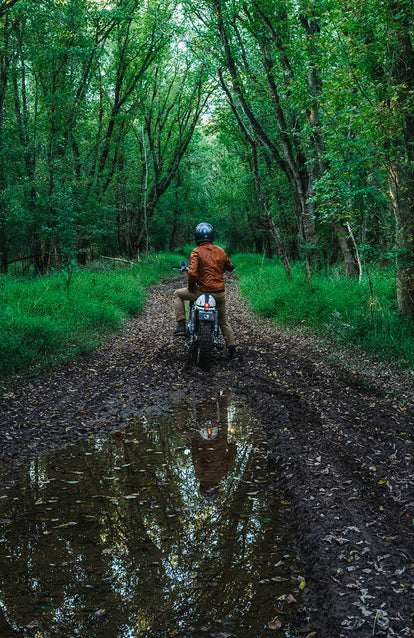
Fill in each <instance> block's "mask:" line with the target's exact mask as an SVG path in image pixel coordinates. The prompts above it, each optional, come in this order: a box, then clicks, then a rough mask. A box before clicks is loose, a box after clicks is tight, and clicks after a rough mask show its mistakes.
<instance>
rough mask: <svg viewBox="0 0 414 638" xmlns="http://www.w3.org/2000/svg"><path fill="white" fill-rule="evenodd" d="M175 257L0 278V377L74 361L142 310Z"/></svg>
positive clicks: (159, 256) (150, 258)
mask: <svg viewBox="0 0 414 638" xmlns="http://www.w3.org/2000/svg"><path fill="white" fill-rule="evenodd" d="M178 262H179V258H177V256H176V255H169V254H160V255H157V256H148V257H144V258H143V259H142V261H141V262H140V263H139V264H137V265H135V266H132V267H128V266H126V267H125V266H122V267H120V265H119V264H117V262H107V263H105V264H103V263H102V262H99V264H96V265H93V266H91V267H89V268H85V269H76V270H75V271H74V272H73V275H72V278H71V281H70V285H69V287H68V285H67V284H68V276H67V273H57V274H53V275H48V276H45V277H39V278H35V279H24V278H13V277H10V276H4V275H3V276H1V277H0V316H1V322H0V378H1V379H3V380H5V379H7V378H10V377H12V376H13V375H15V374H18V373H22V372H25V373H28V372H29V373H30V372H31V371H38V370H39V369H42V368H45V367H48V366H50V365H55V364H56V363H58V362H61V361H68V360H70V359H73V358H74V357H76V356H77V355H79V354H81V353H85V352H88V351H90V350H92V349H93V348H95V347H97V346H98V345H99V344H101V343H102V342H103V341H104V339H105V337H107V336H108V334H110V333H111V332H113V331H115V330H117V329H119V327H120V326H121V325H122V322H123V320H124V319H125V318H127V317H132V316H136V315H137V314H139V313H140V312H141V310H142V309H143V306H144V303H145V299H146V289H147V288H148V287H149V286H151V285H153V284H155V283H157V282H158V281H160V279H162V278H163V277H169V276H170V275H171V274H172V273H173V271H172V270H171V266H172V265H175V264H176V263H178Z"/></svg>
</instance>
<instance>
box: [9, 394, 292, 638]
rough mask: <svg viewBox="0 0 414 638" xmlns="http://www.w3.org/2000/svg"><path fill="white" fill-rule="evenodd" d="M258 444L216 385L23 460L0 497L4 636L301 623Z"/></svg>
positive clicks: (162, 632)
mask: <svg viewBox="0 0 414 638" xmlns="http://www.w3.org/2000/svg"><path fill="white" fill-rule="evenodd" d="M266 455H267V451H266V442H265V441H264V440H263V439H262V438H261V434H260V429H259V428H258V427H257V426H256V425H255V423H254V421H253V419H252V417H251V415H250V413H249V412H248V410H247V409H246V408H245V407H243V406H241V405H240V404H239V403H238V402H237V400H235V399H234V397H229V396H228V395H222V396H219V397H215V398H214V399H211V400H209V401H208V402H205V403H203V404H201V405H198V406H194V407H193V408H189V407H183V406H181V407H179V408H177V409H176V410H175V411H174V413H173V414H171V416H170V417H163V418H156V419H155V418H154V419H149V420H143V419H141V420H139V421H138V422H131V424H130V427H129V428H128V429H127V430H126V431H125V432H122V433H119V435H118V436H117V437H112V438H110V439H107V440H96V439H91V440H89V441H87V442H83V443H82V444H80V445H77V446H76V447H72V448H67V449H65V450H63V451H61V452H59V453H54V454H50V455H45V456H43V457H41V458H40V460H38V461H36V462H33V463H31V464H30V465H29V466H27V467H25V468H23V469H20V470H19V471H18V472H16V473H15V474H14V475H12V476H11V477H10V482H9V484H8V486H7V489H5V490H3V492H2V494H1V496H0V508H1V509H0V532H1V537H0V538H1V545H0V635H1V636H2V638H7V637H8V636H13V635H16V634H17V632H18V633H21V632H22V630H24V635H29V636H33V637H36V638H41V637H43V638H46V637H47V638H49V637H53V638H54V637H56V636H59V638H72V637H74V636H81V637H82V638H86V637H87V638H90V637H95V636H96V637H98V636H99V637H103V638H104V637H105V638H106V637H107V638H129V637H131V638H132V637H146V638H150V637H154V638H155V637H161V636H162V637H164V636H165V637H167V636H188V637H190V636H191V637H193V638H198V637H200V636H210V635H213V636H214V635H215V634H220V633H222V634H223V635H227V636H230V635H234V636H237V638H259V637H261V636H268V635H269V633H271V634H272V635H275V636H284V637H287V636H295V635H296V634H295V631H294V625H293V624H292V623H294V608H295V607H296V605H295V603H293V604H292V603H291V604H288V601H289V600H291V598H290V599H288V600H285V597H286V596H287V595H289V594H291V595H293V596H294V597H295V598H297V597H298V589H297V587H298V579H297V577H298V573H299V571H298V570H299V568H298V567H297V566H296V565H295V563H294V558H293V557H292V556H290V555H289V540H288V539H287V538H286V529H285V527H284V523H283V510H284V509H286V505H285V504H283V503H279V502H277V501H276V500H275V497H274V495H273V493H272V491H271V490H270V489H269V487H268V483H269V476H268V474H269V473H268V468H267V464H266ZM276 616H277V617H278V619H280V621H281V622H282V629H281V630H280V631H274V632H270V630H269V628H268V623H269V622H270V621H272V620H273V619H274V618H275V617H276Z"/></svg>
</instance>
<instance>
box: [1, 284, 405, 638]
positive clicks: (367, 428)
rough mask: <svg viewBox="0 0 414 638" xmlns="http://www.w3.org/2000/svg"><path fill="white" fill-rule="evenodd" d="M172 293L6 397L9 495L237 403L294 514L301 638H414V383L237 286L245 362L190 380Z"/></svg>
mask: <svg viewBox="0 0 414 638" xmlns="http://www.w3.org/2000/svg"><path fill="white" fill-rule="evenodd" d="M175 284H176V285H181V282H180V281H179V280H178V279H177V281H175V282H174V281H168V282H165V283H163V284H162V285H160V286H159V287H157V288H155V289H154V290H153V291H152V294H151V296H150V298H149V300H148V303H147V306H146V311H145V313H144V314H143V315H142V316H141V317H139V318H137V319H134V320H131V321H129V322H128V323H127V324H126V326H125V328H124V329H123V331H122V332H121V333H119V334H118V335H116V336H115V337H114V338H112V340H111V341H110V342H109V343H107V344H106V345H105V346H104V347H102V348H100V349H99V350H97V351H95V352H93V353H91V354H90V355H88V356H85V357H82V358H81V359H79V360H78V361H75V362H73V363H71V364H68V365H65V366H61V367H59V368H58V369H57V370H55V371H53V372H51V373H50V374H47V375H42V376H41V377H37V378H33V379H29V380H28V379H18V380H16V381H15V383H14V385H13V387H12V388H10V389H9V391H6V392H4V393H3V396H2V398H1V410H0V414H1V426H0V431H1V436H2V446H1V462H2V472H1V474H0V481H1V483H2V484H3V485H5V484H7V470H8V468H9V467H11V466H13V465H15V464H16V463H19V462H22V461H24V460H25V459H28V458H34V457H36V456H37V455H39V454H40V453H42V452H43V451H49V450H51V449H54V448H61V447H62V446H64V445H66V444H70V443H73V442H75V441H76V440H78V439H80V438H83V437H88V436H93V435H95V434H97V433H100V434H102V433H103V432H108V433H111V432H114V431H122V429H123V428H126V427H127V426H128V423H129V421H130V420H131V419H133V418H136V416H137V415H139V414H141V413H143V414H148V413H154V414H163V413H168V412H170V411H171V410H172V409H173V407H174V405H176V404H178V403H182V402H188V403H193V402H197V401H201V400H203V399H205V398H206V397H209V396H214V395H215V394H217V392H219V391H220V390H225V391H226V392H232V393H234V394H235V395H237V396H239V397H241V398H242V399H243V400H244V402H245V403H246V404H247V405H248V406H249V407H250V409H251V410H252V411H253V414H254V415H255V416H256V417H257V419H258V420H259V421H260V423H261V425H262V426H263V429H264V432H265V434H266V437H267V439H268V442H269V447H268V449H269V458H268V462H269V472H270V475H271V476H272V481H273V483H274V486H273V487H274V490H276V491H278V492H279V493H280V494H281V495H282V497H283V500H284V502H286V503H289V504H290V505H289V511H290V521H291V525H292V530H293V534H294V539H295V548H296V552H297V555H298V559H299V561H300V563H301V564H302V566H303V577H304V579H305V580H304V587H303V589H302V602H301V604H300V606H299V605H298V610H297V611H298V618H299V622H300V626H301V628H302V630H303V634H301V635H303V636H317V637H320V638H340V637H341V636H342V637H344V638H348V637H349V638H351V637H354V636H355V637H361V638H368V636H389V637H391V636H397V637H401V638H403V637H406V636H407V637H410V636H414V579H413V573H414V551H413V550H414V543H413V540H414V493H413V483H414V480H413V473H412V467H413V459H414V449H413V422H414V409H413V394H412V393H413V389H412V388H413V375H412V373H409V372H407V373H401V372H397V371H396V370H393V369H392V368H390V367H387V366H383V365H380V364H378V363H372V362H371V361H365V363H364V362H362V366H361V365H359V367H358V369H357V368H356V366H355V367H354V366H353V364H352V359H350V356H355V357H356V356H357V355H356V354H355V353H353V354H352V355H350V353H349V352H344V351H339V349H337V348H334V347H331V346H329V345H327V344H326V343H322V342H317V341H316V340H314V339H313V338H311V337H309V336H308V337H306V336H303V337H298V336H295V335H289V334H288V333H281V332H279V331H277V330H276V329H275V328H274V327H273V326H272V325H271V323H270V322H267V321H264V320H258V319H257V318H256V317H254V316H253V315H252V314H251V313H250V311H249V310H248V309H247V307H246V304H245V302H244V301H243V300H241V299H240V297H239V295H238V292H237V287H236V284H235V283H234V282H233V283H230V285H229V286H228V298H229V317H230V319H231V323H232V325H233V328H234V331H235V333H236V338H237V343H238V347H239V350H240V351H241V352H242V354H243V357H242V359H241V360H237V361H228V359H227V358H226V353H220V354H217V356H216V359H215V361H214V364H213V367H212V369H211V371H210V372H208V373H205V372H201V371H200V370H198V369H195V368H190V369H188V367H187V366H186V359H185V351H184V344H183V342H182V341H181V340H180V339H177V338H175V339H174V338H173V337H172V330H173V327H174V320H173V313H172V299H171V294H172V291H173V289H174V287H175ZM166 309H167V311H166ZM360 363H361V362H360ZM364 365H365V368H366V370H365V372H364V371H363V370H362V371H361V367H362V368H363V367H364ZM354 368H355V369H354ZM314 632H316V633H314ZM271 634H272V631H271V629H269V635H271ZM273 634H274V635H276V634H277V631H276V632H275V631H273ZM252 638H254V637H252Z"/></svg>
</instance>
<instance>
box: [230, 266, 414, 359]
mask: <svg viewBox="0 0 414 638" xmlns="http://www.w3.org/2000/svg"><path fill="white" fill-rule="evenodd" d="M233 261H234V263H235V265H236V268H237V273H238V276H239V285H240V290H241V292H242V294H243V295H244V296H245V297H246V299H248V301H249V303H250V305H251V307H252V309H253V310H254V311H255V312H257V313H258V314H260V315H262V316H265V317H270V318H272V319H274V320H275V322H276V323H277V324H278V325H279V326H284V327H290V328H295V327H296V328H297V327H299V326H307V327H309V328H311V329H312V330H314V331H315V332H317V333H319V334H321V335H324V336H328V337H330V338H332V339H334V340H335V341H337V342H339V343H348V344H354V345H357V346H360V347H362V348H363V349H364V350H365V351H367V352H370V353H375V354H376V355H378V356H379V357H381V358H383V359H385V360H398V361H399V362H401V363H402V364H403V365H404V366H406V367H411V368H414V325H413V323H412V322H411V321H409V320H404V319H402V318H401V317H400V316H399V314H398V308H397V301H396V288H395V271H394V269H393V268H386V269H381V268H374V267H372V268H371V269H370V277H371V281H372V285H373V292H374V295H373V297H371V292H370V286H369V280H368V276H367V275H366V274H365V275H364V277H363V279H362V281H361V282H358V280H355V279H348V278H346V277H344V276H343V275H342V273H341V270H340V269H331V270H330V271H328V272H323V273H322V272H321V273H314V274H313V275H312V278H311V281H309V280H308V277H307V275H306V270H305V266H304V264H303V263H296V264H293V266H292V275H293V276H292V279H291V280H288V279H287V277H286V274H285V271H284V269H283V267H282V266H281V265H280V263H278V262H276V261H273V260H269V259H264V260H263V258H261V257H259V256H256V255H237V256H235V258H234V259H233Z"/></svg>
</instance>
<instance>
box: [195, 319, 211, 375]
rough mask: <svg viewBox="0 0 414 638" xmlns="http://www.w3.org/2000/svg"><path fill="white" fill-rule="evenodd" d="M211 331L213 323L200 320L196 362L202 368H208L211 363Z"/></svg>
mask: <svg viewBox="0 0 414 638" xmlns="http://www.w3.org/2000/svg"><path fill="white" fill-rule="evenodd" d="M211 331H212V323H210V322H204V321H202V322H200V324H199V329H198V343H197V345H196V353H195V354H196V364H197V365H198V367H199V368H201V369H202V370H208V369H209V367H210V363H211V349H212V343H211Z"/></svg>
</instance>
